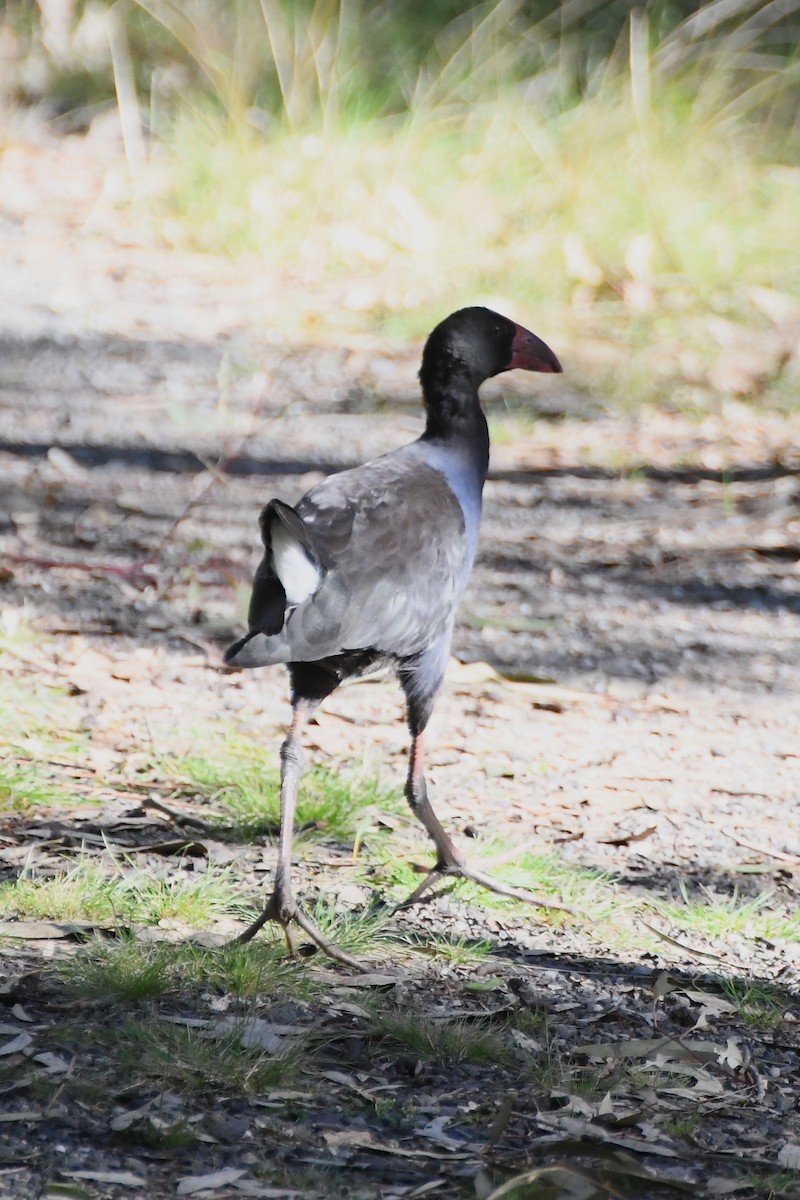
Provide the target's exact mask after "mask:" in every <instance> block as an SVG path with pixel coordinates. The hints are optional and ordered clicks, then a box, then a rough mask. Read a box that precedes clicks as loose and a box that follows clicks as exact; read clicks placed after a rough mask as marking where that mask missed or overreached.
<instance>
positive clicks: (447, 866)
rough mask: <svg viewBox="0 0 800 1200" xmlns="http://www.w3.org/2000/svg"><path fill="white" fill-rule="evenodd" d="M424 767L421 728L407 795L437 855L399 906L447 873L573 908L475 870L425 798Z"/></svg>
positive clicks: (525, 897) (540, 905)
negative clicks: (426, 872)
mask: <svg viewBox="0 0 800 1200" xmlns="http://www.w3.org/2000/svg"><path fill="white" fill-rule="evenodd" d="M424 770H425V742H424V731H420V732H419V733H418V734H416V735H415V736H413V737H412V741H411V753H410V755H409V763H408V780H407V782H406V799H407V800H408V803H409V805H410V807H411V811H412V812H413V813H414V815H415V816H416V817H419V819H420V821H421V822H422V824H423V825H424V826H425V829H426V830H427V832H428V834H429V836H430V838H431V839H432V841H433V843H434V845H435V846H436V854H437V857H436V863H435V865H434V866H433V868H432V869H431V870H430V871H429V873H428V874H427V875H426V876H425V878H424V879H423V880H422V883H420V885H419V887H417V888H415V889H414V891H413V892H412V893H411V895H410V896H409V897H408V899H407V900H404V901H403V903H402V904H401V905H400V906H399V907H400V908H408V907H409V906H410V905H412V904H416V902H417V901H418V900H419V899H420V897H421V896H423V895H424V894H425V892H427V891H428V889H429V888H431V887H433V886H434V885H435V884H437V883H438V882H439V881H440V880H441V879H445V878H446V877H447V876H455V877H457V878H461V879H471V880H472V882H473V883H478V884H480V885H481V887H485V888H487V889H488V890H489V891H490V892H496V893H497V894H498V895H500V896H511V897H512V898H513V899H515V900H523V901H525V903H527V904H535V905H536V906H537V907H538V908H551V909H555V910H556V911H558V912H568V913H572V912H573V911H574V910H573V909H571V908H569V907H568V906H567V905H566V904H559V903H557V902H556V901H555V900H542V899H541V898H540V897H539V896H535V895H534V894H533V892H526V891H524V890H523V889H522V888H515V887H511V886H510V885H509V884H506V883H501V882H500V880H498V879H493V878H492V876H491V875H485V874H484V873H483V872H482V871H478V870H476V868H475V867H472V866H470V864H469V863H468V862H467V860H466V859H465V858H464V855H463V854H462V853H461V851H460V850H458V849H457V848H456V846H455V845H454V844H453V842H452V840H451V838H450V837H449V835H448V834H447V833H446V832H445V830H444V828H443V827H442V824H441V822H440V820H439V818H438V817H437V816H436V813H435V812H434V811H433V808H432V806H431V802H430V800H429V799H428V789H427V787H426V785H425V774H424Z"/></svg>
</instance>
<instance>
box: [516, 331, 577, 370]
mask: <svg viewBox="0 0 800 1200" xmlns="http://www.w3.org/2000/svg"><path fill="white" fill-rule="evenodd" d="M515 367H521V368H522V370H523V371H544V372H545V373H548V374H554V375H560V374H561V373H562V371H563V367H562V366H561V363H560V362H559V361H558V359H557V358H556V356H555V354H553V351H552V350H551V349H550V347H549V346H548V345H547V344H546V343H545V342H543V341H542V339H541V338H538V337H537V336H536V334H535V333H531V332H530V330H528V329H523V327H522V326H521V325H518V326H517V332H516V333H515V334H514V341H513V342H512V344H511V362H510V363H509V364H508V366H507V367H506V370H507V371H512V370H514V368H515Z"/></svg>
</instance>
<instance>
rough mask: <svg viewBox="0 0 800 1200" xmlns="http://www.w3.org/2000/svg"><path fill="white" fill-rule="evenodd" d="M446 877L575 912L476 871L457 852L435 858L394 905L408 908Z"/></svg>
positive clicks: (538, 903) (539, 905) (542, 906)
mask: <svg viewBox="0 0 800 1200" xmlns="http://www.w3.org/2000/svg"><path fill="white" fill-rule="evenodd" d="M448 879H469V880H470V881H471V882H472V883H477V884H478V885H479V886H480V887H483V888H486V890H487V891H489V892H495V893H496V894H497V895H498V896H509V897H510V898H511V899H512V900H519V901H521V902H522V903H524V904H533V905H535V906H536V907H537V908H545V909H552V910H553V911H555V912H565V913H569V914H570V915H571V916H577V913H576V912H575V909H574V908H570V907H569V905H567V904H562V903H561V902H560V901H558V900H545V899H543V898H542V897H541V896H537V895H536V894H535V893H534V892H529V891H527V890H526V889H524V888H515V887H512V886H511V885H510V884H508V883H503V882H502V881H501V880H499V879H495V878H494V876H493V875H487V874H486V873H485V872H484V871H479V870H478V869H477V868H476V867H473V866H472V865H471V864H470V863H468V862H467V861H466V860H465V859H463V858H462V857H461V855H458V856H457V857H456V858H454V859H453V860H452V861H446V862H445V861H441V860H440V861H439V862H437V863H436V865H435V866H434V867H433V868H432V869H431V870H430V871H429V872H428V874H427V875H426V876H425V878H424V879H423V880H422V882H421V883H419V884H418V885H417V887H416V888H415V889H414V891H413V892H412V893H411V895H410V896H409V897H408V898H407V899H406V900H403V901H402V902H401V903H400V904H399V905H398V906H397V907H398V908H400V909H402V908H410V907H411V906H412V905H413V904H416V903H418V901H419V900H421V899H422V898H423V896H425V895H426V893H427V892H429V891H430V889H431V888H433V887H436V885H437V884H438V883H441V882H444V881H446V880H448Z"/></svg>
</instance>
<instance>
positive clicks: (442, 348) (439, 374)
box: [419, 307, 561, 433]
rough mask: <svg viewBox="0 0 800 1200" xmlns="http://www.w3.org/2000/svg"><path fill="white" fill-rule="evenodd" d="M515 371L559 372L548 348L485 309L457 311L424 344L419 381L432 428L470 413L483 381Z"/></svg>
mask: <svg viewBox="0 0 800 1200" xmlns="http://www.w3.org/2000/svg"><path fill="white" fill-rule="evenodd" d="M515 367H521V368H522V369H523V370H526V371H547V372H560V371H561V364H560V362H559V361H558V359H557V358H556V356H555V354H553V351H552V350H551V349H550V347H549V346H547V345H545V343H544V342H543V341H542V340H541V338H538V337H537V336H536V334H535V333H530V332H529V331H528V330H527V329H524V328H523V327H522V326H521V325H516V324H515V323H514V322H513V321H510V320H509V319H508V317H503V316H501V315H500V314H499V313H496V312H492V310H491V309H489V308H477V307H476V308H461V309H459V311H458V312H454V313H451V315H450V316H449V317H447V318H446V320H444V321H442V323H441V324H440V325H437V326H436V328H435V329H434V330H433V332H432V333H431V334H430V336H429V337H428V340H427V342H426V343H425V349H424V350H423V352H422V366H421V367H420V372H419V377H420V382H421V383H422V391H423V395H424V397H425V405H426V408H427V410H428V425H429V428H430V426H431V424H432V423H433V424H434V425H435V426H436V427H437V429H436V432H437V433H438V432H439V429H438V426H440V425H444V426H445V427H446V426H447V424H448V422H455V421H457V420H458V418H459V415H461V414H464V413H466V412H467V411H468V410H469V409H474V408H475V407H476V404H477V393H478V388H479V387H480V385H481V384H482V383H483V382H484V380H486V379H489V378H491V376H492V375H499V374H501V372H503V371H510V370H512V369H513V368H515Z"/></svg>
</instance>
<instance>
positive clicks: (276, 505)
mask: <svg viewBox="0 0 800 1200" xmlns="http://www.w3.org/2000/svg"><path fill="white" fill-rule="evenodd" d="M515 368H521V369H523V370H526V371H540V372H545V373H560V372H561V371H562V367H561V364H560V362H559V361H558V359H557V358H556V356H555V354H554V353H553V351H552V350H551V349H550V348H549V346H547V345H546V344H545V342H543V341H542V340H541V338H539V337H537V336H536V334H534V333H531V332H530V331H529V330H527V329H525V328H524V327H523V326H521V325H518V324H516V323H515V322H514V321H512V320H510V319H509V318H508V317H505V316H501V315H500V314H499V313H496V312H493V311H492V310H491V309H488V308H484V307H477V306H476V307H468V308H462V309H459V310H458V311H457V312H454V313H451V314H450V316H448V317H447V318H446V319H445V320H443V321H442V322H441V323H440V324H438V325H437V326H436V328H435V329H434V330H433V331H432V332H431V333H430V335H429V336H428V338H427V341H426V342H425V345H424V348H423V352H422V363H421V367H420V371H419V381H420V385H421V390H422V400H423V404H424V409H425V417H426V420H425V428H424V430H423V432H422V434H421V435H420V436H419V437H418V438H417V439H416V441H413V442H411V443H409V444H407V445H404V446H401V447H400V448H398V449H395V450H392V451H390V452H389V453H387V454H384V455H382V456H381V457H379V458H376V459H373V460H371V461H369V462H366V463H364V464H363V465H361V466H357V467H354V468H351V469H349V470H344V471H341V472H338V473H336V474H333V475H330V476H328V477H327V478H326V479H325V480H323V481H322V482H321V483H319V484H317V485H316V486H315V487H313V488H312V489H311V491H309V492H308V493H307V494H306V495H305V496H303V498H302V499H301V500H300V501H299V502H298V503H297V504H295V505H294V506H291V505H289V504H286V503H284V501H282V500H279V499H273V500H270V501H269V503H268V504H267V505H266V507H265V508H264V509H263V511H262V512H261V515H260V518H259V524H260V528H261V538H262V541H263V544H264V554H263V558H262V560H261V562H260V564H259V566H258V568H257V570H256V573H255V578H254V581H253V589H252V595H251V599H250V606H249V612H248V632H247V633H246V635H245V636H244V637H242V638H240V640H239V641H237V642H236V643H235V644H234V645H232V646H230V647H229V649H228V650H227V651H226V653H225V664H226V666H227V668H228V669H232V670H238V669H246V668H254V667H265V666H272V665H274V664H277V663H283V664H286V666H287V667H288V670H289V677H290V684H291V706H292V719H291V723H290V725H289V728H288V731H287V733H286V737H285V740H284V741H283V743H282V746H281V751H280V763H281V782H280V826H279V833H278V859H277V866H276V871H275V878H274V883H273V890H272V893H271V895H270V897H269V899H268V901H267V903H266V905H265V907H264V909H263V911H262V913H261V914H260V915H259V917H258V918H257V920H255V921H254V922H253V923H252V924H251V925H250V926H249V927H248V928H247V929H246V930H245V931H244V932H243V933H242V934H240V936H239V937H238V938H237V941H238V942H241V943H244V942H247V941H249V940H250V939H251V938H252V937H254V936H255V934H256V933H257V932H258V931H259V929H261V928H262V926H263V925H264V924H265V923H266V922H267V921H270V920H272V921H277V922H278V924H280V925H281V926H282V927H283V930H284V933H285V936H286V940H287V944H288V948H289V950H290V951H291V952H292V953H296V952H297V943H296V938H295V930H294V927H295V926H297V927H299V928H300V929H302V930H303V931H304V932H305V933H306V935H307V936H308V937H309V938H310V939H311V941H312V942H314V943H316V946H317V947H318V948H319V949H320V950H322V951H323V952H324V953H326V954H328V955H329V956H330V957H332V958H334V959H338V960H340V961H341V962H343V963H345V964H347V965H349V966H351V967H352V966H358V965H359V964H358V963H357V961H356V960H354V959H353V958H352V957H351V956H350V955H348V954H346V953H345V952H344V951H343V950H341V949H340V948H339V947H338V946H336V945H335V943H333V942H332V941H331V940H330V939H329V938H327V937H326V935H325V934H324V933H323V932H322V931H321V930H320V929H319V928H318V927H317V926H316V925H315V924H314V922H312V921H311V919H310V918H309V916H308V914H307V913H306V912H305V911H304V910H303V909H302V908H301V906H300V905H299V904H298V903H297V901H296V899H295V896H294V892H293V887H292V880H291V853H292V841H293V832H294V816H295V806H296V799H297V789H298V784H299V780H300V777H301V775H302V772H303V769H304V765H305V759H304V752H303V748H302V736H301V735H302V730H303V727H304V725H305V724H306V722H307V721H308V719H309V717H310V716H311V715H312V714H313V713H314V711H315V710H316V708H317V707H318V705H319V704H320V703H321V702H322V701H323V700H325V699H326V697H328V696H330V695H331V693H332V692H333V691H334V690H335V689H336V688H337V687H338V686H339V685H340V684H341V683H342V682H343V681H345V680H350V679H357V678H358V677H360V676H363V675H365V674H367V673H371V672H373V671H374V670H376V669H378V668H381V667H388V668H390V669H391V670H392V671H393V672H394V674H395V675H396V677H397V680H398V682H399V684H400V687H401V689H402V691H403V693H404V695H405V702H406V716H407V724H408V729H409V733H410V737H411V745H410V751H409V759H408V776H407V780H406V786H405V796H406V799H407V801H408V804H409V806H410V808H411V811H412V812H413V813H414V815H415V816H416V817H418V818H419V820H420V821H421V822H422V824H423V826H424V827H425V829H426V830H427V833H428V835H429V836H430V838H431V840H432V841H433V843H434V846H435V849H436V855H437V857H436V862H435V865H434V866H433V868H432V869H431V870H430V872H429V873H428V874H427V875H426V876H425V877H424V879H423V880H422V882H421V883H420V884H419V886H418V887H417V888H416V889H415V890H414V892H413V893H412V894H411V896H409V898H408V900H407V901H405V903H404V905H403V907H405V906H406V905H409V904H413V903H415V902H416V901H417V900H419V898H420V897H421V896H422V895H423V893H425V892H426V891H427V890H428V889H429V888H430V887H432V886H433V885H435V884H436V883H437V882H439V881H440V880H442V879H444V878H446V877H450V876H455V877H458V876H461V877H464V878H467V879H471V880H473V881H474V882H476V883H478V884H481V885H482V886H484V887H486V888H488V889H491V890H492V891H495V892H499V893H501V894H503V895H508V896H512V897H516V898H518V899H520V900H525V901H527V902H529V903H533V904H536V905H539V906H541V907H545V908H548V907H549V908H563V907H564V906H562V905H559V904H556V903H554V902H551V901H543V900H540V899H539V898H538V897H537V896H535V895H533V894H532V893H530V892H526V891H523V890H521V889H517V888H513V887H510V886H507V885H506V884H503V883H501V882H499V881H498V880H495V879H493V878H492V877H491V876H489V875H486V874H484V873H483V872H482V871H480V870H478V869H476V868H474V867H472V866H471V865H470V864H469V863H468V862H467V860H466V858H465V857H464V856H463V854H462V853H461V852H460V851H459V850H458V849H457V847H456V846H455V845H454V843H453V842H452V840H451V839H450V837H449V835H448V834H447V833H446V831H445V829H444V828H443V826H442V825H441V823H440V821H439V819H438V817H437V816H436V814H435V812H434V810H433V807H432V805H431V803H430V800H429V798H428V794H427V788H426V783H425V773H424V768H425V731H426V727H427V725H428V722H429V719H430V717H431V713H432V711H433V708H434V703H435V701H436V697H437V695H438V693H439V690H440V688H441V685H442V682H443V680H444V675H445V668H446V665H447V662H448V658H449V653H450V643H451V639H452V635H453V626H454V621H455V615H456V609H457V606H458V603H459V600H460V599H461V596H462V594H463V592H464V589H465V587H466V585H467V581H468V579H469V576H470V572H471V569H472V565H473V561H474V558H475V552H476V548H477V543H478V528H479V524H480V516H481V499H482V493H483V486H484V483H485V480H486V476H487V472H488V468H489V430H488V426H487V423H486V417H485V415H484V412H483V410H482V408H481V403H480V399H479V396H478V389H479V388H480V386H481V384H482V383H484V381H485V380H487V379H489V378H490V377H492V376H494V375H499V374H501V373H502V372H504V371H509V370H513V369H515Z"/></svg>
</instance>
